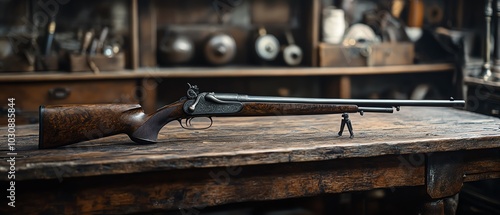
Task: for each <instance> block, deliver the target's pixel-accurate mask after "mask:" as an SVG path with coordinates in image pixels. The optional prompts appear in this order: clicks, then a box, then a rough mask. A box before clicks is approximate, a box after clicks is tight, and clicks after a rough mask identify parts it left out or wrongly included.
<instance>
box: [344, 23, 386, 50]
mask: <svg viewBox="0 0 500 215" xmlns="http://www.w3.org/2000/svg"><path fill="white" fill-rule="evenodd" d="M358 43H365V44H374V43H380V41H379V39H378V37H377V35H376V34H375V32H374V31H373V29H372V28H371V27H370V26H368V25H365V24H360V23H358V24H354V25H352V26H351V27H349V29H348V30H347V32H346V34H345V35H344V42H343V45H344V46H354V45H357V44H358Z"/></svg>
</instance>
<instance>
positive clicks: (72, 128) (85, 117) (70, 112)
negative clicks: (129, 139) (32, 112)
mask: <svg viewBox="0 0 500 215" xmlns="http://www.w3.org/2000/svg"><path fill="white" fill-rule="evenodd" d="M39 114H40V116H39V117H40V124H39V126H40V128H39V129H40V131H39V135H40V136H39V143H38V147H39V148H40V149H46V148H55V147H59V146H65V145H70V144H73V143H78V142H82V141H87V140H93V139H98V138H102V137H107V136H111V135H115V134H121V133H125V134H128V135H130V134H132V133H133V132H134V131H135V130H136V129H137V128H138V127H140V126H141V125H142V124H143V123H144V122H145V120H146V119H147V116H146V115H145V114H144V111H143V109H142V108H141V106H140V105H138V104H99V105H49V106H40V109H39Z"/></svg>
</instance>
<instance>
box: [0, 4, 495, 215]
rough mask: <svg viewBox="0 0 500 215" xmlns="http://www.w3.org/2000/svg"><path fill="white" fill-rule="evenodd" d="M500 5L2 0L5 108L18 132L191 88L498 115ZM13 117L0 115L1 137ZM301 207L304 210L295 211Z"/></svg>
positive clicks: (363, 203) (375, 209)
mask: <svg viewBox="0 0 500 215" xmlns="http://www.w3.org/2000/svg"><path fill="white" fill-rule="evenodd" d="M499 5H500V4H499V3H498V2H497V1H491V0H479V1H472V0H210V1H207V0H169V1H165V0H141V1H139V0H106V1H98V0H88V1H80V0H0V101H6V100H7V98H15V99H16V108H17V111H16V114H17V115H18V117H16V118H17V119H16V122H17V123H18V124H34V123H38V107H39V106H40V105H47V104H84V103H140V104H141V105H142V106H143V107H144V109H145V110H146V112H148V113H150V112H153V111H154V110H156V109H157V108H159V107H161V106H163V105H165V104H169V103H171V102H173V101H176V100H178V99H179V98H181V97H182V96H184V95H185V93H186V90H187V88H188V85H187V83H191V84H196V85H198V86H199V87H200V89H201V91H215V92H235V93H242V94H251V95H269V96H298V97H331V98H375V99H376V98H395V99H449V98H450V97H453V98H456V99H466V100H467V109H468V110H470V111H475V112H479V113H483V114H488V115H493V116H500V93H499V92H500V82H499V81H498V80H499V79H500V78H499V77H500V76H499V75H498V74H499V72H498V68H497V67H499V65H500V48H499V47H500V45H499V43H497V42H496V41H497V38H500V33H499V31H500V28H498V27H497V26H499V25H500V21H499V16H500V7H499ZM5 104H7V103H6V102H5ZM6 111H7V107H3V106H2V105H1V104H0V112H1V113H2V114H1V115H0V124H2V125H5V123H6V122H7V120H6V114H3V113H6ZM4 119H5V120H4ZM480 186H488V185H484V184H483V185H480ZM488 189H489V188H488ZM488 189H486V190H488ZM472 193H473V194H477V192H472ZM479 193H480V192H479ZM473 194H471V195H470V196H471V197H470V198H469V199H475V198H479V199H483V200H484V198H482V197H484V196H481V195H486V196H487V194H488V193H486V194H484V193H483V194H481V193H480V194H477V195H473ZM478 195H479V197H478ZM401 196H404V193H402V192H399V191H398V190H391V191H388V190H378V191H374V192H368V193H349V194H343V195H334V196H327V197H325V198H322V199H320V200H318V199H315V198H313V199H305V200H304V199H300V200H290V201H291V202H286V201H285V202H281V201H279V202H275V203H272V204H273V206H275V205H274V204H276V205H279V207H276V208H280V211H284V213H285V214H308V213H312V212H315V213H329V214H332V213H335V214H337V213H338V214H393V213H394V214H406V212H401V211H400V210H403V209H411V208H412V207H413V206H414V205H415V204H414V203H415V202H411V201H408V202H404V204H403V203H401V204H400V203H398V200H400V197H401ZM465 196H467V194H465ZM465 199H466V200H467V198H465ZM393 200H395V201H393ZM488 200H491V201H488V203H487V206H484V204H483V203H484V201H474V200H469V201H468V202H465V203H463V204H462V205H464V206H463V207H462V210H464V211H467V212H465V213H464V214H500V212H499V211H500V210H499V209H498V208H499V207H498V205H499V200H498V196H497V199H494V198H492V199H491V198H490V197H488ZM298 202H300V203H304V205H305V206H304V207H298V208H299V209H298V210H296V208H295V207H292V208H290V207H289V205H290V204H292V205H297V204H298ZM477 202H482V203H478V204H479V206H477V204H476V203H477ZM269 204H270V203H260V204H257V205H258V206H257V207H258V208H260V207H262V208H264V209H262V210H257V211H256V210H255V208H253V209H252V208H251V209H248V205H237V206H228V207H229V208H231V209H230V210H236V211H239V212H238V213H249V214H255V213H258V214H283V213H280V211H278V212H276V213H275V212H273V211H271V210H266V209H265V208H267V207H268V206H269ZM299 205H300V204H299ZM318 205H319V206H318ZM328 206H331V207H328ZM234 207H236V208H237V209H234ZM238 208H239V209H238ZM241 208H244V209H241ZM311 208H312V209H311ZM318 208H321V209H318ZM471 208H474V209H471ZM485 208H487V209H485ZM492 208H493V209H492ZM219 209H220V208H216V209H213V210H214V211H217V210H219ZM226 209H227V208H226ZM220 210H224V209H220ZM208 211H212V209H210V210H208ZM311 211H312V212H311ZM395 211H396V212H395ZM484 211H487V212H484ZM483 212H484V213H483ZM214 213H216V212H214ZM227 213H230V212H227ZM227 213H226V214H227Z"/></svg>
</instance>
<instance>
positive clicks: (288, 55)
mask: <svg viewBox="0 0 500 215" xmlns="http://www.w3.org/2000/svg"><path fill="white" fill-rule="evenodd" d="M302 56H303V54H302V49H301V48H300V47H299V46H297V45H294V44H292V45H289V46H287V47H286V48H285V49H283V59H284V60H285V63H286V64H288V65H290V66H297V65H299V64H300V62H302Z"/></svg>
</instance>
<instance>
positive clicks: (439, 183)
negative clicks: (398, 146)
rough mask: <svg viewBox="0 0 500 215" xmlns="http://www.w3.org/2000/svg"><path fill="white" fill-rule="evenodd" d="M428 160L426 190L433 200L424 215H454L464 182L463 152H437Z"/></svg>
mask: <svg viewBox="0 0 500 215" xmlns="http://www.w3.org/2000/svg"><path fill="white" fill-rule="evenodd" d="M426 159H427V160H426V190H427V194H428V195H429V197H430V198H431V199H432V200H430V201H428V202H426V203H425V205H424V208H423V211H422V212H423V213H422V214H442V215H454V214H455V212H456V209H457V202H458V193H459V192H460V189H461V188H462V185H463V181H464V174H465V171H464V165H463V152H459V151H457V152H436V153H432V154H428V155H427V158H426Z"/></svg>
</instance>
